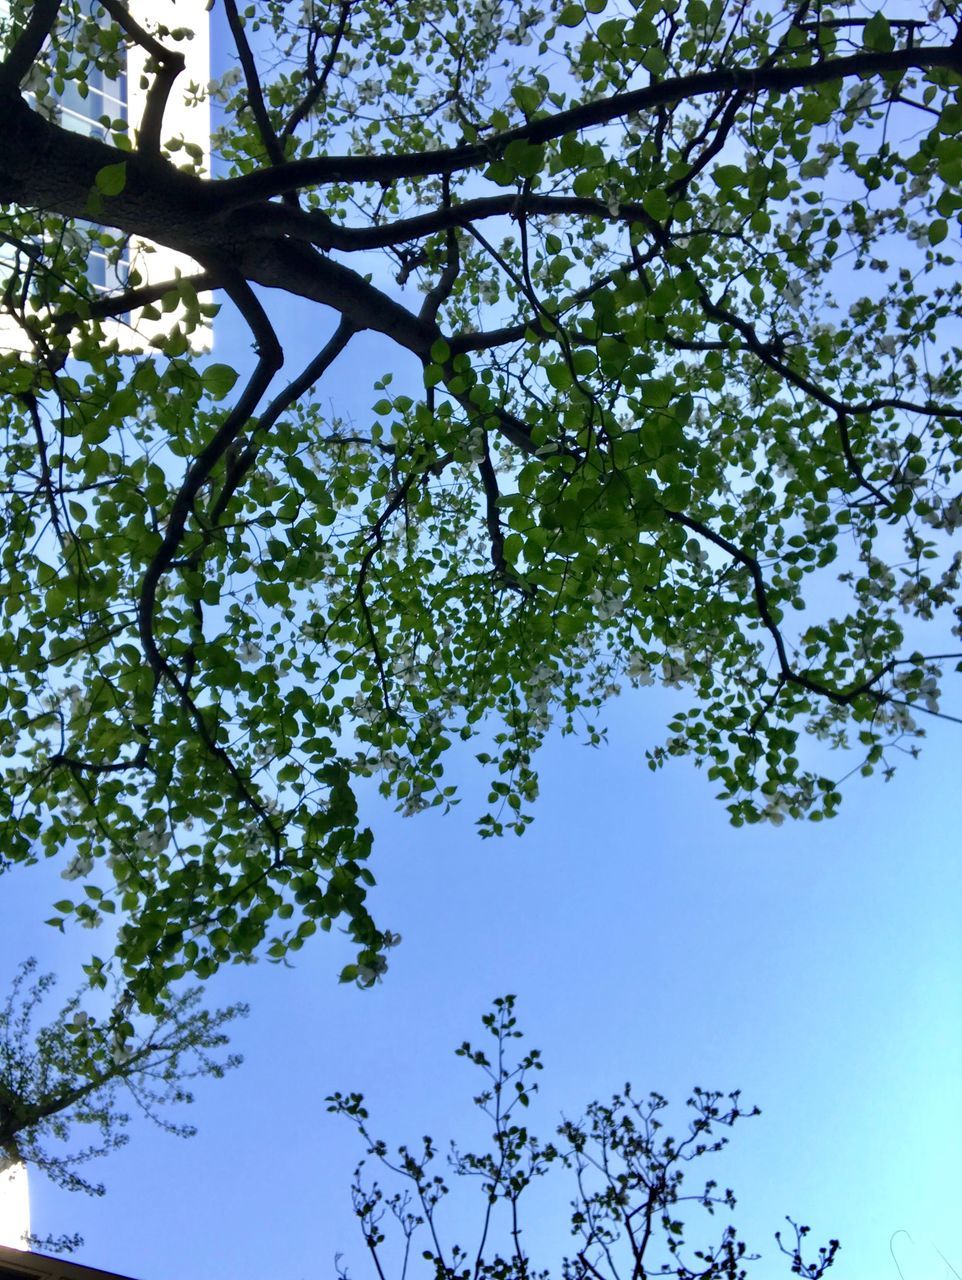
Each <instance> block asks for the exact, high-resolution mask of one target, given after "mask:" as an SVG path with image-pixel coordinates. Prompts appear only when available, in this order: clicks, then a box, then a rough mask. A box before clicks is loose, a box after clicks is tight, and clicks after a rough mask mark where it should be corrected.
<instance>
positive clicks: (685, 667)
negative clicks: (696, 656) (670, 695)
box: [661, 653, 691, 689]
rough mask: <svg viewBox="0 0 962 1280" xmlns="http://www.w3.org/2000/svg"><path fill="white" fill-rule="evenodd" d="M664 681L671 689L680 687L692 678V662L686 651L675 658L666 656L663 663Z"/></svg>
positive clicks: (662, 673)
mask: <svg viewBox="0 0 962 1280" xmlns="http://www.w3.org/2000/svg"><path fill="white" fill-rule="evenodd" d="M661 679H662V683H663V684H665V685H667V686H668V688H669V689H680V688H681V686H682V684H683V682H684V681H686V680H690V679H691V664H690V662H689V659H688V656H687V655H686V654H684V653H682V654H679V655H678V657H675V658H666V659H665V660H664V662H663V663H662V664H661Z"/></svg>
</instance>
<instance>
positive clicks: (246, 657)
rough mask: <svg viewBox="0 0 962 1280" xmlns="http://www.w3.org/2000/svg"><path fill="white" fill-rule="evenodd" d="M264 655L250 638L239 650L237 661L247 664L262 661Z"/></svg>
mask: <svg viewBox="0 0 962 1280" xmlns="http://www.w3.org/2000/svg"><path fill="white" fill-rule="evenodd" d="M263 656H264V655H263V653H262V652H261V651H260V649H258V647H257V645H256V644H254V643H252V641H250V640H245V641H244V643H243V644H242V645H241V647H240V648H239V649H238V650H237V661H238V662H243V663H245V664H248V663H252V662H260V660H261V658H263Z"/></svg>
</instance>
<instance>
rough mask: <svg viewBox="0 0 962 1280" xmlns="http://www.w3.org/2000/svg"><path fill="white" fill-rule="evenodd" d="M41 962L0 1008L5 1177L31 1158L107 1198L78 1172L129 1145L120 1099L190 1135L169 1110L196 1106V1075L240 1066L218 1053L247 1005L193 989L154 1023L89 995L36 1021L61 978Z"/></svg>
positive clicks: (33, 1164)
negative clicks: (83, 1139) (97, 1003)
mask: <svg viewBox="0 0 962 1280" xmlns="http://www.w3.org/2000/svg"><path fill="white" fill-rule="evenodd" d="M36 968H37V964H36V961H35V960H30V961H27V962H26V963H25V964H23V965H21V966H20V969H19V971H18V973H17V975H16V977H15V978H14V981H13V983H12V984H11V987H10V993H9V995H8V997H7V1000H6V1003H5V1004H4V1005H3V1006H0V1178H2V1177H3V1176H4V1170H6V1169H7V1168H9V1167H10V1166H11V1165H16V1164H20V1163H23V1164H26V1165H27V1167H28V1168H36V1169H41V1170H42V1171H43V1172H44V1173H45V1174H46V1175H47V1176H48V1177H49V1178H51V1179H52V1180H53V1181H54V1182H56V1183H57V1184H58V1185H59V1186H62V1187H65V1188H66V1189H67V1190H70V1191H87V1192H89V1193H91V1194H93V1195H102V1194H103V1190H104V1188H103V1186H102V1185H101V1184H100V1183H92V1182H89V1181H88V1180H87V1179H86V1178H85V1177H84V1176H83V1174H82V1173H81V1172H79V1171H78V1170H79V1169H80V1168H81V1167H82V1166H83V1165H85V1164H86V1163H87V1162H88V1161H89V1160H91V1159H93V1158H94V1157H95V1156H100V1155H105V1154H106V1153H107V1152H108V1151H112V1150H115V1149H116V1148H117V1147H119V1146H122V1145H123V1144H124V1143H125V1142H126V1141H127V1135H126V1133H125V1132H124V1129H125V1127H126V1125H127V1122H128V1118H129V1117H128V1116H127V1115H126V1114H125V1113H124V1112H123V1111H120V1110H118V1109H117V1104H118V1100H119V1099H121V1098H122V1097H123V1096H124V1095H126V1096H127V1097H128V1098H129V1099H130V1100H131V1101H132V1102H133V1103H134V1105H136V1107H137V1108H138V1109H139V1110H140V1111H142V1112H143V1113H144V1114H145V1115H147V1116H149V1117H150V1119H151V1120H153V1121H155V1123H157V1124H159V1125H160V1126H161V1127H162V1128H164V1129H166V1130H167V1131H168V1132H170V1133H174V1134H178V1135H180V1136H182V1137H188V1136H190V1135H191V1134H192V1133H193V1128H192V1127H191V1126H190V1125H185V1124H177V1123H171V1122H170V1121H169V1120H167V1119H166V1117H165V1115H164V1114H163V1111H162V1108H164V1107H167V1106H170V1105H172V1104H173V1105H178V1104H186V1103H190V1102H191V1101H192V1100H193V1099H192V1097H191V1094H190V1089H189V1082H190V1081H191V1080H194V1079H197V1078H199V1077H201V1076H214V1077H220V1076H222V1075H223V1074H224V1072H225V1071H228V1070H230V1069H231V1068H232V1067H236V1066H238V1065H239V1063H240V1058H239V1057H238V1056H237V1055H230V1056H228V1057H226V1058H221V1057H219V1056H217V1051H218V1050H220V1049H222V1048H223V1047H224V1046H225V1045H226V1044H227V1035H226V1033H225V1031H224V1027H225V1026H226V1024H227V1023H228V1022H230V1021H232V1020H233V1019H234V1018H236V1017H238V1016H243V1015H245V1014H246V1013H247V1009H246V1006H244V1005H233V1006H231V1007H230V1008H228V1009H221V1010H218V1011H217V1012H216V1013H210V1012H208V1011H207V1010H204V1009H200V1008H198V1002H199V999H200V991H199V989H197V988H195V989H193V990H191V991H188V992H185V993H183V994H181V995H180V996H178V997H176V998H172V999H170V1000H169V1002H168V1006H167V1008H166V1009H165V1010H164V1011H163V1012H162V1013H161V1014H160V1015H159V1016H158V1017H157V1018H155V1019H153V1020H144V1019H136V1018H135V1019H134V1020H131V1014H130V1009H129V1004H130V1002H129V1000H119V1001H118V1002H117V1003H116V1005H115V1007H114V1009H113V1010H112V1011H111V1012H109V1013H108V1014H107V1016H105V1017H102V1018H100V1019H98V1018H97V1017H95V1016H93V1015H92V1014H90V1013H89V1012H88V1011H87V1009H85V1008H84V1003H85V1002H84V997H83V993H81V994H78V995H75V996H73V997H72V998H71V999H70V1000H68V1002H67V1003H66V1005H65V1006H64V1007H63V1009H61V1010H60V1012H59V1014H58V1015H57V1016H56V1017H55V1018H54V1019H53V1021H52V1022H50V1023H49V1024H47V1025H45V1026H43V1027H37V1026H35V1022H36V1017H37V1013H38V1010H39V1007H40V1005H41V1004H42V1003H43V1001H44V998H45V997H46V996H48V995H49V993H50V990H51V988H52V987H53V986H54V985H55V980H54V977H53V975H52V974H43V975H40V976H39V977H38V976H36ZM87 996H88V999H89V992H88V993H87ZM78 1129H80V1131H81V1133H86V1134H91V1133H93V1134H95V1135H96V1137H95V1138H94V1141H93V1142H92V1143H87V1144H85V1145H80V1146H78V1145H77V1143H76V1140H75V1133H76V1130H78ZM44 1243H46V1244H48V1245H50V1244H54V1245H56V1244H58V1243H59V1244H61V1245H66V1244H69V1243H71V1241H69V1240H67V1239H64V1240H61V1241H59V1242H58V1241H50V1240H48V1241H46V1242H44Z"/></svg>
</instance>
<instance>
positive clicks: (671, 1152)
mask: <svg viewBox="0 0 962 1280" xmlns="http://www.w3.org/2000/svg"><path fill="white" fill-rule="evenodd" d="M514 1009H515V997H514V996H504V997H501V998H499V999H497V1000H495V1002H494V1007H493V1010H492V1012H491V1013H489V1014H486V1015H485V1017H484V1018H483V1019H482V1021H483V1024H484V1026H485V1028H486V1030H487V1032H488V1033H489V1034H490V1035H491V1036H492V1037H493V1039H494V1042H495V1044H494V1046H491V1044H490V1042H488V1046H487V1048H488V1050H489V1052H485V1050H484V1049H483V1048H482V1049H476V1048H474V1047H472V1046H471V1045H470V1044H468V1043H467V1042H465V1043H464V1044H462V1046H461V1047H460V1048H459V1049H458V1050H457V1053H458V1056H459V1057H463V1058H466V1059H467V1060H468V1061H469V1062H471V1063H472V1064H473V1065H474V1066H476V1067H478V1068H479V1069H480V1071H481V1072H482V1073H483V1074H484V1076H485V1077H486V1081H485V1086H484V1088H483V1091H482V1092H481V1093H480V1094H479V1095H478V1096H477V1097H476V1098H475V1099H474V1102H475V1105H476V1106H477V1107H479V1108H480V1110H481V1112H482V1114H483V1115H484V1116H485V1118H486V1121H487V1122H490V1124H491V1125H492V1130H491V1137H490V1145H489V1146H488V1147H487V1148H485V1149H484V1150H483V1151H481V1152H480V1153H475V1152H465V1151H462V1150H460V1149H459V1148H458V1147H457V1146H456V1145H455V1144H454V1143H453V1142H452V1144H451V1151H450V1154H449V1156H448V1166H449V1168H450V1170H451V1171H452V1172H453V1173H454V1174H455V1176H457V1177H458V1178H464V1179H468V1180H474V1185H475V1186H476V1187H478V1188H479V1192H480V1199H481V1205H482V1207H481V1210H480V1222H479V1230H478V1233H477V1242H476V1244H475V1246H474V1247H473V1248H470V1249H469V1248H465V1247H464V1245H462V1244H457V1243H448V1242H447V1239H446V1233H445V1231H444V1229H443V1224H442V1221H441V1220H442V1219H443V1217H444V1214H443V1204H444V1201H445V1198H446V1197H447V1195H448V1194H449V1186H448V1183H447V1182H446V1181H445V1178H444V1176H443V1175H442V1174H440V1173H437V1172H435V1169H436V1163H435V1162H436V1159H437V1155H438V1152H437V1147H436V1146H435V1144H434V1141H433V1139H431V1138H429V1137H426V1138H423V1139H422V1140H421V1145H420V1147H419V1148H417V1149H412V1148H411V1147H409V1146H402V1147H399V1148H398V1151H397V1154H396V1156H395V1155H392V1154H391V1153H390V1152H389V1148H388V1146H387V1144H386V1143H385V1142H383V1141H382V1140H381V1139H378V1138H374V1137H372V1136H371V1133H370V1130H369V1127H368V1112H367V1109H366V1108H365V1106H364V1098H363V1096H362V1095H360V1094H357V1093H352V1094H340V1093H337V1094H333V1095H332V1096H331V1097H330V1098H329V1099H328V1103H329V1107H328V1109H329V1110H330V1111H333V1112H336V1113H337V1114H339V1115H341V1116H344V1117H346V1118H347V1119H348V1120H349V1121H351V1123H353V1124H354V1125H356V1126H357V1129H358V1131H359V1133H360V1135H361V1137H362V1139H363V1140H364V1141H365V1143H366V1144H367V1155H368V1157H369V1158H370V1157H373V1159H374V1161H375V1163H376V1165H377V1166H378V1167H379V1168H380V1169H381V1170H382V1176H386V1177H388V1178H389V1179H390V1181H391V1183H392V1184H394V1185H396V1186H398V1188H399V1189H398V1190H394V1191H390V1190H389V1191H385V1190H384V1189H383V1188H382V1186H381V1185H380V1184H379V1183H378V1182H377V1181H376V1180H375V1181H370V1180H369V1179H368V1177H367V1174H366V1171H365V1163H366V1162H365V1161H363V1160H362V1161H361V1163H360V1165H358V1168H357V1170H356V1171H355V1175H354V1181H353V1186H352V1198H353V1207H354V1214H355V1216H356V1218H357V1219H358V1221H359V1223H360V1226H361V1230H362V1232H363V1234H364V1241H365V1244H366V1246H367V1249H368V1252H369V1254H370V1257H371V1260H372V1262H373V1265H374V1270H375V1272H376V1274H377V1276H378V1277H379V1280H385V1277H386V1276H387V1275H396V1276H397V1280H406V1277H407V1275H408V1270H409V1266H411V1265H412V1264H414V1265H416V1264H417V1261H418V1259H420V1260H421V1261H423V1263H424V1264H426V1265H425V1267H424V1271H425V1274H426V1275H429V1276H434V1277H435V1278H436V1280H549V1277H550V1276H551V1275H552V1271H551V1269H550V1268H540V1267H538V1266H537V1265H536V1263H535V1262H534V1261H533V1260H532V1258H531V1257H530V1256H529V1255H528V1253H527V1251H526V1248H525V1245H524V1243H523V1237H524V1230H525V1225H526V1222H527V1221H528V1219H527V1218H526V1209H527V1210H528V1211H529V1212H530V1209H529V1207H528V1198H527V1197H526V1195H525V1193H526V1191H527V1190H528V1188H529V1187H530V1186H531V1185H532V1183H533V1182H535V1181H536V1180H537V1179H540V1178H542V1177H544V1176H545V1175H546V1174H548V1173H550V1172H551V1171H552V1170H553V1169H554V1168H559V1169H564V1170H567V1171H568V1173H569V1175H570V1180H571V1181H573V1184H574V1189H573V1194H572V1195H571V1201H570V1202H571V1213H570V1226H571V1235H572V1237H573V1239H574V1242H575V1243H574V1245H573V1247H572V1253H571V1254H570V1255H568V1256H565V1257H564V1258H563V1259H562V1261H561V1265H560V1270H559V1272H558V1274H560V1276H561V1277H562V1280H618V1277H619V1276H621V1275H630V1276H632V1277H633V1280H645V1278H646V1277H649V1276H674V1277H676V1280H744V1277H746V1276H747V1275H748V1269H747V1268H748V1266H749V1264H751V1263H752V1262H756V1261H758V1258H759V1255H758V1254H753V1253H750V1252H749V1250H748V1247H747V1246H746V1245H745V1243H744V1242H743V1241H742V1240H740V1239H739V1237H738V1235H737V1232H736V1230H735V1228H734V1227H733V1226H732V1225H731V1224H730V1223H729V1224H727V1225H726V1226H724V1227H723V1228H722V1231H721V1233H720V1237H719V1239H718V1240H717V1241H716V1242H715V1243H713V1244H705V1245H702V1246H700V1247H695V1246H694V1245H692V1244H691V1243H690V1236H691V1232H690V1230H689V1228H688V1227H687V1226H686V1223H685V1222H684V1221H683V1219H682V1218H681V1217H680V1215H681V1214H683V1213H685V1212H686V1210H687V1209H688V1208H698V1207H700V1208H702V1209H704V1210H705V1211H706V1212H707V1213H708V1214H710V1215H712V1216H713V1217H714V1216H715V1215H716V1213H719V1212H722V1213H723V1212H724V1211H725V1210H732V1209H734V1208H735V1196H734V1193H733V1192H732V1191H731V1190H730V1189H725V1190H722V1189H721V1188H720V1187H719V1186H718V1184H717V1182H716V1181H715V1180H714V1179H708V1180H707V1181H706V1182H705V1183H704V1184H703V1185H702V1186H701V1188H700V1189H699V1190H697V1191H691V1190H689V1189H688V1188H687V1187H686V1186H685V1178H686V1175H687V1174H688V1171H689V1167H690V1166H691V1164H692V1163H693V1162H694V1161H695V1160H701V1159H702V1158H703V1157H706V1156H708V1157H711V1156H713V1155H716V1154H718V1153H719V1152H720V1151H722V1150H723V1148H724V1147H725V1146H726V1145H727V1143H728V1137H727V1134H726V1130H730V1129H731V1128H732V1126H733V1125H734V1124H735V1123H736V1121H738V1120H740V1119H742V1118H744V1117H746V1116H754V1115H758V1109H757V1108H748V1109H746V1108H745V1107H744V1105H743V1104H742V1103H741V1100H740V1096H739V1094H738V1093H737V1092H736V1093H731V1094H728V1095H725V1094H722V1093H718V1092H716V1091H713V1090H707V1089H695V1090H694V1091H693V1093H692V1096H691V1097H690V1098H689V1099H688V1102H687V1107H688V1111H689V1116H690V1119H689V1123H688V1128H687V1133H685V1135H684V1136H683V1137H681V1138H675V1137H672V1136H671V1135H670V1134H668V1133H666V1132H664V1112H665V1110H666V1108H667V1107H668V1101H667V1099H666V1098H664V1097H662V1096H661V1095H660V1094H657V1093H652V1094H650V1095H649V1096H648V1097H647V1098H638V1097H636V1096H635V1095H634V1094H633V1093H632V1090H631V1086H630V1085H628V1084H626V1085H625V1087H624V1089H622V1090H621V1092H620V1093H617V1094H615V1095H614V1097H613V1098H612V1099H611V1101H610V1102H607V1103H602V1102H593V1103H591V1104H590V1105H589V1106H588V1108H587V1111H586V1113H585V1115H584V1117H583V1119H581V1120H578V1121H571V1120H565V1121H564V1122H563V1123H562V1124H561V1125H560V1126H559V1127H558V1130H557V1134H556V1139H555V1140H554V1141H551V1142H548V1143H543V1142H541V1141H540V1140H539V1139H538V1138H537V1137H535V1135H534V1134H532V1133H531V1132H530V1131H529V1129H528V1127H527V1124H526V1122H524V1121H523V1120H522V1119H521V1115H522V1114H523V1110H524V1109H525V1108H527V1107H528V1105H529V1103H530V1101H531V1096H532V1095H533V1094H534V1093H536V1092H537V1087H538V1086H537V1082H536V1081H533V1080H532V1076H533V1075H534V1073H535V1072H537V1071H540V1070H541V1068H542V1062H541V1056H540V1053H539V1052H538V1050H537V1049H533V1050H530V1051H528V1052H527V1053H520V1052H519V1053H518V1054H517V1056H516V1055H515V1054H514V1052H513V1050H514V1049H515V1047H516V1046H514V1045H513V1044H512V1042H513V1041H514V1040H517V1039H519V1038H520V1037H521V1035H522V1033H521V1031H519V1030H518V1027H517V1019H516V1016H515V1012H514ZM522 1201H524V1203H522ZM789 1221H790V1222H791V1220H789ZM791 1226H792V1230H793V1239H792V1240H791V1241H790V1243H788V1244H787V1245H786V1244H785V1243H784V1242H783V1241H782V1238H781V1235H780V1234H778V1233H777V1234H776V1237H775V1239H776V1241H777V1243H778V1247H779V1249H780V1250H781V1252H782V1253H783V1254H785V1255H786V1256H787V1257H788V1258H789V1260H790V1262H791V1271H792V1274H793V1275H798V1276H803V1277H806V1278H807V1280H820V1277H822V1276H823V1275H824V1274H825V1272H826V1271H828V1269H829V1268H830V1267H831V1266H832V1263H833V1262H834V1260H835V1255H836V1253H837V1252H838V1248H839V1243H838V1241H837V1240H832V1241H830V1242H829V1244H828V1245H826V1246H823V1247H822V1248H820V1249H819V1251H818V1255H817V1257H815V1258H814V1259H812V1260H809V1261H806V1260H805V1258H804V1256H803V1252H802V1246H803V1242H804V1240H805V1237H806V1236H807V1235H808V1234H809V1228H808V1227H806V1226H799V1225H796V1224H795V1223H794V1222H792V1223H791ZM392 1237H394V1238H392ZM422 1237H423V1238H425V1243H426V1245H427V1247H426V1248H424V1249H422V1250H419V1249H418V1244H419V1243H420V1241H421V1239H422ZM385 1246H386V1247H385ZM338 1275H339V1276H340V1277H341V1278H342V1280H345V1278H346V1276H347V1271H346V1270H345V1269H344V1268H343V1267H339V1269H338Z"/></svg>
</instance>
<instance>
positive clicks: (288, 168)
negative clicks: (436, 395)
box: [219, 44, 962, 208]
mask: <svg viewBox="0 0 962 1280" xmlns="http://www.w3.org/2000/svg"><path fill="white" fill-rule="evenodd" d="M936 67H944V68H946V69H947V70H950V71H956V72H962V45H955V44H952V45H944V46H937V47H935V48H931V49H895V50H892V51H891V52H888V53H883V52H878V51H874V50H873V51H870V52H865V53H857V54H853V55H852V56H851V57H848V58H836V59H833V60H831V61H826V62H815V63H811V64H810V65H809V66H804V67H798V66H788V67H722V68H719V69H718V70H715V71H705V72H698V73H696V74H694V75H688V76H679V77H677V78H676V79H673V80H662V81H658V82H656V83H653V84H649V85H646V86H645V87H644V88H643V89H635V90H633V91H631V92H628V93H620V94H614V95H612V96H611V97H608V98H601V99H599V100H598V101H597V102H585V103H581V104H580V105H579V106H576V107H570V108H569V109H568V110H567V111H557V112H555V113H553V114H551V115H547V116H544V117H542V118H541V119H538V120H532V121H529V122H528V123H526V124H524V125H519V126H517V127H516V128H514V129H508V130H506V131H505V132H503V133H499V134H495V135H494V136H493V137H491V138H489V139H486V140H485V141H484V142H480V143H472V144H468V145H465V146H461V147H449V148H445V149H442V150H439V151H418V152H404V153H401V154H399V155H393V156H392V155H387V156H383V155H381V156H377V155H373V156H351V155H341V156H317V157H312V158H310V159H306V160H294V161H288V162H287V163H286V164H285V165H284V166H283V167H280V168H277V169H271V170H259V171H258V172H256V173H250V174H244V175H243V176H242V177H238V178H228V179H226V180H224V181H223V182H221V183H220V184H219V185H220V187H221V188H222V191H223V198H224V200H225V201H226V203H227V206H229V207H232V208H239V207H241V206H243V205H245V204H249V203H253V202H255V201H257V200H262V199H265V198H270V197H272V196H278V195H282V194H283V193H284V192H287V191H296V190H298V189H299V188H301V187H306V186H322V185H325V184H328V183H335V182H393V181H395V180H397V179H400V178H421V177H430V176H440V175H441V174H445V173H458V172H461V171H463V170H465V169H472V168H476V167H478V166H481V165H486V164H489V163H490V162H491V161H492V160H496V159H498V158H499V157H500V156H502V155H503V154H504V151H505V150H506V148H507V147H509V146H510V145H511V143H512V142H527V143H530V144H532V145H538V144H540V143H544V142H551V141H554V140H555V139H556V138H561V137H564V135H565V134H567V133H578V132H580V131H581V130H583V129H590V128H593V127H595V126H598V125H604V124H610V123H611V122H612V121H614V120H620V119H623V118H624V117H625V116H629V115H634V114H636V113H638V112H641V111H649V110H651V109H652V108H653V107H657V106H662V105H671V104H673V103H677V102H682V101H690V100H692V99H694V98H701V97H705V96H706V95H709V94H716V93H725V92H743V93H745V95H746V96H747V97H750V98H753V97H755V96H757V95H759V94H762V93H788V92H790V91H791V90H793V89H804V88H807V87H808V86H810V85H818V84H825V83H827V82H829V81H832V80H844V79H851V78H852V77H856V76H867V75H892V74H896V73H898V72H902V71H912V70H916V71H927V70H931V69H932V68H936Z"/></svg>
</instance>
